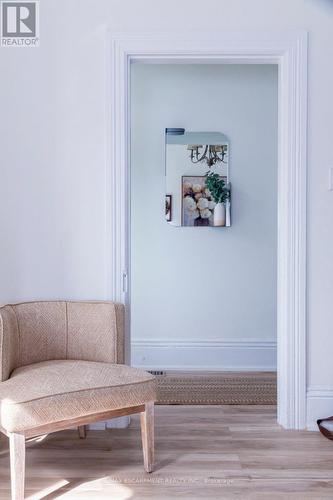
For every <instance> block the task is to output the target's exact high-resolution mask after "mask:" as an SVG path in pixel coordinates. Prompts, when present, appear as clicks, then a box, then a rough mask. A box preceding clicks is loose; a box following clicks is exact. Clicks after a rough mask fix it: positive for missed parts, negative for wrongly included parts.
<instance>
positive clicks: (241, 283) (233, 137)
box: [131, 64, 278, 341]
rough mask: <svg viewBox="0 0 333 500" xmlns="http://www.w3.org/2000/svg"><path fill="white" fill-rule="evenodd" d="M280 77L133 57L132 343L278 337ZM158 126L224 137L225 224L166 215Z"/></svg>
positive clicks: (267, 71) (260, 70)
mask: <svg viewBox="0 0 333 500" xmlns="http://www.w3.org/2000/svg"><path fill="white" fill-rule="evenodd" d="M277 78H278V74H277V67H276V66H274V65H148V64H147V65H145V64H134V65H133V67H132V146H131V157H132V164H131V172H132V173H131V203H132V208H131V217H132V228H131V237H132V258H131V266H132V269H131V273H132V281H131V286H132V339H133V340H134V341H137V340H154V341H155V340H168V341H169V340H172V339H174V340H177V341H179V340H185V341H192V340H193V341H203V340H223V339H225V340H226V339H227V340H230V339H232V340H244V339H250V340H251V339H252V340H253V339H255V340H275V339H276V264H277V262H276V244H277ZM165 127H184V128H186V130H188V131H198V130H202V131H205V130H210V131H218V132H223V133H224V134H226V135H227V136H228V137H229V139H230V147H231V154H230V179H231V183H232V205H233V206H232V227H231V228H228V229H217V228H216V229H213V228H175V227H171V226H170V225H168V224H167V223H166V222H165V221H164V218H163V209H164V194H165V188H164V182H165V181H164V129H165ZM195 173H196V170H195V166H193V174H194V175H195Z"/></svg>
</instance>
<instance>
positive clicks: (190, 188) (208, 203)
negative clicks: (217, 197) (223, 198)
mask: <svg viewBox="0 0 333 500" xmlns="http://www.w3.org/2000/svg"><path fill="white" fill-rule="evenodd" d="M221 178H222V179H224V181H225V183H227V177H226V176H221ZM215 205H216V203H215V202H214V200H213V198H212V196H211V194H210V192H209V190H208V189H207V188H206V177H205V176H204V175H183V176H182V226H214V208H215Z"/></svg>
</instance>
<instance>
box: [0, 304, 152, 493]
mask: <svg viewBox="0 0 333 500" xmlns="http://www.w3.org/2000/svg"><path fill="white" fill-rule="evenodd" d="M123 363H124V308H123V306H122V305H121V304H116V303H113V302H65V301H61V302H60V301H59V302H28V303H21V304H14V305H6V306H3V307H1V308H0V430H1V432H3V433H4V434H6V436H8V437H9V443H10V464H11V484H12V498H13V499H15V500H22V499H23V498H24V471H25V438H30V437H35V436H40V435H42V434H45V433H49V432H54V431H58V430H62V429H66V428H69V427H73V426H77V427H79V430H80V437H84V435H85V427H84V426H85V425H87V424H90V423H92V422H97V421H101V420H107V419H109V418H112V417H119V416H123V415H129V414H132V413H140V414H141V433H142V445H143V456H144V467H145V470H146V471H147V472H151V471H152V469H153V453H154V401H155V400H156V388H155V380H154V377H153V376H152V375H151V374H149V373H147V372H144V371H142V370H138V369H135V368H131V367H128V366H126V365H124V364H123Z"/></svg>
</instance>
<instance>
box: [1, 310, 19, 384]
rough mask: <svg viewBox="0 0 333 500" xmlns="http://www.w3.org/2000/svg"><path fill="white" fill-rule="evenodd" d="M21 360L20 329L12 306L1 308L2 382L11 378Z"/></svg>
mask: <svg viewBox="0 0 333 500" xmlns="http://www.w3.org/2000/svg"><path fill="white" fill-rule="evenodd" d="M18 358H19V329H18V323H17V318H16V314H15V311H14V309H13V307H12V306H8V305H7V306H3V307H1V308H0V382H4V381H5V380H7V379H8V378H9V377H10V374H11V372H12V371H13V370H14V369H15V368H17V366H18Z"/></svg>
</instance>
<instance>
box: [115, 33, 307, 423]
mask: <svg viewBox="0 0 333 500" xmlns="http://www.w3.org/2000/svg"><path fill="white" fill-rule="evenodd" d="M108 57H109V58H110V60H111V65H110V60H109V61H108V66H109V67H110V74H109V81H108V85H109V86H110V89H109V91H110V92H111V96H110V97H111V99H110V137H111V141H110V170H109V173H108V176H107V184H108V185H107V190H108V195H109V196H108V198H109V200H110V206H109V209H110V215H109V223H110V230H109V238H110V243H111V248H112V256H111V264H110V276H109V278H110V283H111V290H110V296H111V298H112V299H113V300H118V301H120V302H123V303H125V304H126V308H127V320H126V331H127V334H126V346H127V360H128V361H129V360H130V328H129V318H130V309H129V306H130V290H129V284H130V280H129V279H128V276H129V273H130V183H129V180H130V109H129V102H130V88H129V82H130V66H131V63H132V62H133V61H136V62H137V61H139V62H142V63H152V64H153V63H170V64H171V63H183V64H186V63H191V64H195V63H200V64H203V63H217V64H228V63H229V64H230V63H238V64H278V66H279V138H278V154H279V159H278V249H277V256H278V269H277V283H278V285H277V286H278V290H277V302H278V303H277V357H278V362H277V366H278V422H279V423H280V424H281V425H282V426H283V427H285V428H287V429H302V428H305V425H306V157H307V33H306V32H304V31H279V32H276V31H270V32H260V31H256V32H247V31H244V32H234V31H229V32H228V31H225V32H209V33H205V32H196V33H194V32H191V33H180V32H178V33H177V32H172V33H111V34H110V51H109V53H108Z"/></svg>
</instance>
